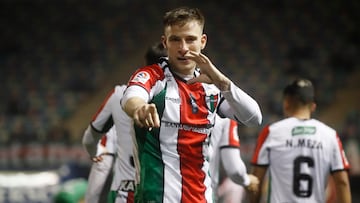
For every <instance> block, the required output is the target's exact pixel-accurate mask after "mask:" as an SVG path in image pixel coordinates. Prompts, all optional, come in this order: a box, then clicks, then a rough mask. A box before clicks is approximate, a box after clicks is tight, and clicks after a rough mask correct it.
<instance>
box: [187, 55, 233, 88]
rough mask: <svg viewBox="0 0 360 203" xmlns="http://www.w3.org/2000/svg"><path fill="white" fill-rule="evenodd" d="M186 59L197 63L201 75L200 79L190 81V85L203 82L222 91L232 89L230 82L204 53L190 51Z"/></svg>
mask: <svg viewBox="0 0 360 203" xmlns="http://www.w3.org/2000/svg"><path fill="white" fill-rule="evenodd" d="M185 57H186V58H187V59H190V60H193V61H195V62H196V64H197V65H198V67H199V68H200V73H201V74H200V76H199V77H195V78H193V79H191V80H189V81H188V83H190V84H192V83H195V82H202V83H208V84H214V85H215V86H217V87H218V88H219V89H220V90H222V91H226V90H229V89H230V80H229V79H228V78H227V77H226V76H225V75H224V74H222V73H221V72H220V71H219V70H218V69H217V68H216V67H215V65H214V64H213V63H212V62H211V61H210V59H209V58H208V57H207V56H205V55H204V54H202V53H197V52H194V51H188V52H187V53H186V54H185Z"/></svg>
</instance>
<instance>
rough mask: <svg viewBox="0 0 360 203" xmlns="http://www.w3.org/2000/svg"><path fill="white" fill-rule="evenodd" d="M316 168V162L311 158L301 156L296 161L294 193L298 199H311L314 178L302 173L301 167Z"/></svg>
mask: <svg viewBox="0 0 360 203" xmlns="http://www.w3.org/2000/svg"><path fill="white" fill-rule="evenodd" d="M303 164H306V165H307V166H308V167H314V160H313V159H312V158H311V157H306V156H299V157H297V158H296V159H295V160H294V179H293V192H294V194H295V195H296V196H298V197H310V196H311V194H312V186H313V178H312V177H311V176H310V175H309V174H307V173H302V172H301V165H303Z"/></svg>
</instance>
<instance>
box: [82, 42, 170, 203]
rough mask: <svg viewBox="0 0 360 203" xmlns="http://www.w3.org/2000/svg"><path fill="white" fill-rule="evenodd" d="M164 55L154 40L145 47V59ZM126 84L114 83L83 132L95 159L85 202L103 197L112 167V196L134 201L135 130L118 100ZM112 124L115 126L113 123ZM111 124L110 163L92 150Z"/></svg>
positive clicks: (119, 201) (153, 60)
mask: <svg viewBox="0 0 360 203" xmlns="http://www.w3.org/2000/svg"><path fill="white" fill-rule="evenodd" d="M165 55H166V53H165V52H164V49H163V47H162V45H159V43H156V44H154V45H153V46H151V47H149V48H148V49H147V51H146V53H145V63H146V64H153V63H156V61H158V59H159V58H160V57H162V56H165ZM125 88H126V86H125V85H121V86H120V85H117V86H115V88H114V89H113V90H112V91H111V92H110V93H109V95H108V96H107V97H106V98H105V100H104V101H103V104H102V105H101V106H100V108H99V109H98V111H97V112H96V114H95V115H94V117H93V119H92V121H91V123H90V124H89V126H88V128H87V129H86V131H85V132H84V135H83V145H84V146H85V148H86V150H87V152H88V153H89V155H90V156H91V157H92V160H93V161H94V163H93V165H92V169H91V173H90V176H89V179H88V181H89V187H88V190H87V193H86V202H87V203H89V202H102V203H103V202H104V200H103V199H104V198H102V200H101V199H100V198H101V197H103V196H105V195H106V191H108V190H107V189H106V188H105V189H104V187H103V186H104V185H105V183H104V182H105V180H106V177H107V175H110V174H111V173H110V171H112V170H113V168H114V176H113V181H112V184H111V191H112V196H115V197H113V198H115V202H116V203H131V202H133V196H134V187H135V184H134V176H135V168H134V163H133V141H132V140H131V139H132V137H131V135H132V134H134V128H133V122H132V120H131V119H130V118H129V117H128V116H127V114H126V113H125V112H124V111H123V110H122V108H121V106H120V100H121V98H122V96H123V93H124V90H125ZM113 125H114V126H115V127H112V126H113ZM110 128H111V131H110V132H109V133H107V135H108V136H109V135H111V139H107V141H106V143H108V144H106V147H105V150H106V151H107V152H109V151H110V149H107V146H108V145H109V142H111V143H115V145H116V159H115V160H116V161H115V164H114V163H113V162H112V164H110V163H111V160H109V159H110V158H112V157H111V156H103V155H104V153H98V154H97V155H96V154H95V152H96V151H97V150H99V148H98V146H96V140H98V139H99V138H100V137H101V135H102V134H104V133H106V132H108V131H109V129H110ZM114 134H116V135H114ZM112 135H114V136H112ZM103 138H104V137H103ZM102 143H105V142H104V140H102ZM106 154H109V153H105V155H106ZM112 160H113V159H112ZM103 162H105V163H103ZM112 165H114V167H112ZM105 186H106V185H105ZM104 193H105V195H104ZM100 194H102V195H100Z"/></svg>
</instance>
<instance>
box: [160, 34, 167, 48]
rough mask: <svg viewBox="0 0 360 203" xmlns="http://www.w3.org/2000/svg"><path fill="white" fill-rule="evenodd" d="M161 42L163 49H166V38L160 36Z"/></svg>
mask: <svg viewBox="0 0 360 203" xmlns="http://www.w3.org/2000/svg"><path fill="white" fill-rule="evenodd" d="M161 42H162V44H163V46H164V48H165V49H167V45H166V37H165V35H162V36H161Z"/></svg>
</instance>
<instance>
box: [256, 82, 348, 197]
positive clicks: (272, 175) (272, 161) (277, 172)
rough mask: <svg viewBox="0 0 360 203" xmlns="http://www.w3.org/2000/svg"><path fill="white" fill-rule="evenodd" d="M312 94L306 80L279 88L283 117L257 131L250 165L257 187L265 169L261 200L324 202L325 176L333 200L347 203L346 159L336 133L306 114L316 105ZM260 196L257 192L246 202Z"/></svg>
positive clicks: (311, 86) (311, 87) (309, 113)
mask: <svg viewBox="0 0 360 203" xmlns="http://www.w3.org/2000/svg"><path fill="white" fill-rule="evenodd" d="M314 97H315V93H314V87H313V85H312V83H311V81H309V80H307V79H297V80H295V81H293V82H292V83H291V84H289V85H288V86H286V87H285V89H284V91H283V111H284V114H285V116H286V118H284V119H283V120H280V121H278V122H275V123H273V124H270V125H267V126H265V127H264V128H263V130H262V131H261V132H260V134H259V137H258V141H257V144H256V148H255V152H254V155H253V158H252V160H251V163H252V164H253V165H254V167H253V174H254V175H255V176H257V177H258V178H259V180H260V187H262V183H263V182H264V181H263V180H264V176H265V174H266V172H267V171H268V172H269V180H270V181H269V182H270V185H269V191H268V193H269V194H268V201H267V202H270V203H279V202H308V203H319V202H325V194H326V193H325V189H326V186H327V180H328V176H329V175H331V176H332V177H333V180H334V181H335V185H336V194H337V196H338V202H341V203H351V194H350V183H349V179H348V173H347V170H348V169H349V163H348V161H347V159H346V157H345V153H344V151H343V148H342V143H341V141H340V139H339V137H338V135H337V132H336V131H335V130H334V129H332V128H331V127H329V126H327V125H326V124H324V123H322V122H321V121H319V120H316V119H314V118H312V117H311V114H312V112H313V111H314V110H315V107H316V104H315V102H314V101H315V99H314ZM259 191H260V190H259ZM260 198H261V193H258V194H257V195H254V196H252V202H253V203H255V202H256V203H257V202H259V200H260Z"/></svg>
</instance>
